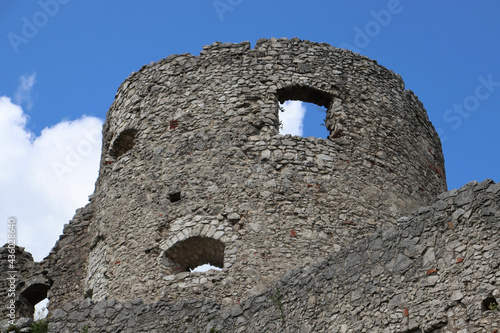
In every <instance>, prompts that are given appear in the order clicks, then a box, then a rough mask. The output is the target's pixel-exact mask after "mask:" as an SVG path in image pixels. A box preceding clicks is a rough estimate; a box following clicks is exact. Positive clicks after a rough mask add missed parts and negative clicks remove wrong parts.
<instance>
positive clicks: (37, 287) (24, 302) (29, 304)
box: [18, 283, 50, 317]
mask: <svg viewBox="0 0 500 333" xmlns="http://www.w3.org/2000/svg"><path fill="white" fill-rule="evenodd" d="M49 289H50V286H49V285H47V284H43V283H34V284H32V285H30V286H29V287H28V288H26V289H25V290H24V291H22V292H21V293H20V295H19V304H18V308H19V312H20V313H21V315H22V316H23V317H33V316H34V315H35V305H38V303H41V302H42V301H44V300H45V299H46V298H47V292H48V291H49Z"/></svg>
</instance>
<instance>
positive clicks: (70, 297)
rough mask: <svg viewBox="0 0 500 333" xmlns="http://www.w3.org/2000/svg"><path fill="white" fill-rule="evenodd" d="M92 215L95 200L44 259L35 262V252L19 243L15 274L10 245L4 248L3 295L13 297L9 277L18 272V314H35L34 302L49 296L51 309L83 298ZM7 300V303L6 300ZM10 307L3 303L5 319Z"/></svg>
mask: <svg viewBox="0 0 500 333" xmlns="http://www.w3.org/2000/svg"><path fill="white" fill-rule="evenodd" d="M91 216H92V209H91V204H88V205H87V206H85V207H84V208H80V209H78V210H77V211H76V214H75V216H74V217H73V219H72V220H71V221H70V222H69V223H68V224H66V225H65V226H64V230H63V233H62V235H61V236H60V237H59V240H58V241H57V242H56V244H55V246H54V247H53V248H52V250H51V252H50V254H49V255H48V256H47V257H46V258H45V259H44V260H42V261H41V262H34V261H33V256H32V255H31V254H30V253H29V252H26V251H25V250H24V248H22V247H18V246H16V247H15V261H14V263H13V270H14V271H15V272H16V273H14V274H10V273H8V272H9V271H12V269H10V268H9V260H8V259H9V257H8V256H9V255H11V253H10V251H9V248H8V245H7V244H5V245H4V246H3V247H1V248H0V256H1V262H0V277H1V280H0V297H1V299H2V300H9V299H10V297H8V295H7V294H8V293H9V292H11V291H10V290H11V289H12V288H11V285H10V283H9V280H7V278H8V277H11V276H12V275H13V276H14V280H15V281H14V280H12V281H14V282H13V288H14V290H15V300H16V307H15V308H16V310H17V312H16V317H17V318H19V317H33V313H34V306H35V305H36V304H37V303H39V302H40V301H42V300H44V299H45V298H49V300H50V302H49V311H52V310H55V309H58V308H60V307H61V306H62V305H63V304H66V303H68V302H70V301H74V300H83V299H84V298H85V297H86V296H91V295H86V294H85V291H84V290H83V280H84V275H85V272H86V260H87V257H88V254H89V236H88V226H89V221H90V218H91ZM3 304H6V302H5V301H4V302H3ZM8 312H9V309H7V308H6V307H5V306H2V308H1V311H0V315H1V316H2V319H1V320H2V321H3V320H4V319H6V318H7V314H8Z"/></svg>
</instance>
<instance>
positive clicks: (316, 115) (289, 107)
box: [279, 100, 330, 139]
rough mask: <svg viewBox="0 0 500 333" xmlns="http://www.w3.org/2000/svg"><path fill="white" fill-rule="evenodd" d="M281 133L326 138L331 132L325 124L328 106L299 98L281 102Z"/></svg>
mask: <svg viewBox="0 0 500 333" xmlns="http://www.w3.org/2000/svg"><path fill="white" fill-rule="evenodd" d="M279 109H280V113H279V121H280V129H279V130H280V134H291V135H298V136H302V137H308V136H313V137H316V138H322V139H326V138H327V137H328V135H329V134H330V133H329V131H328V129H327V128H326V126H325V118H326V110H327V109H326V107H324V106H320V105H317V104H314V103H307V102H303V101H299V100H287V101H285V102H284V103H283V104H282V103H280V104H279Z"/></svg>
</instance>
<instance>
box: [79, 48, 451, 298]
mask: <svg viewBox="0 0 500 333" xmlns="http://www.w3.org/2000/svg"><path fill="white" fill-rule="evenodd" d="M285 100H301V101H304V102H312V103H316V104H318V105H321V106H324V107H326V108H327V111H326V114H325V125H326V128H327V129H328V131H329V132H330V135H329V137H328V139H320V138H314V137H308V138H304V137H297V136H290V135H285V136H283V135H280V134H279V123H280V120H279V113H280V112H279V107H278V102H283V101H285ZM103 136H104V138H103V150H102V158H101V167H100V172H99V178H98V180H97V183H96V190H95V193H94V195H93V199H92V207H93V217H92V220H91V221H90V227H89V234H90V253H89V255H88V259H87V269H86V272H85V274H84V275H85V276H84V279H83V286H84V287H83V288H84V289H85V290H84V291H85V294H86V296H92V300H93V301H100V300H104V299H118V300H131V299H135V298H138V297H140V298H142V300H144V301H146V302H153V301H157V300H159V299H189V298H192V297H193V296H194V295H205V296H210V297H212V298H216V299H219V300H224V301H225V302H230V301H231V302H236V301H237V300H238V299H240V298H242V297H245V296H249V295H253V294H257V293H259V292H261V291H262V290H264V289H265V288H267V287H268V286H269V284H270V283H271V282H272V281H273V280H275V279H276V278H277V277H279V276H282V275H283V274H284V273H285V272H287V271H288V270H289V269H290V268H294V267H308V266H309V265H312V264H314V263H316V262H318V261H319V260H320V259H322V258H324V257H325V255H326V254H329V253H333V252H336V251H340V250H341V249H342V248H343V247H345V246H347V245H349V244H352V243H353V242H354V241H355V240H357V239H360V238H361V237H363V236H366V235H367V234H369V233H372V232H373V231H375V230H378V229H387V228H389V227H391V226H393V225H394V223H395V221H396V219H397V218H399V217H401V216H405V215H406V214H409V213H410V212H411V211H412V210H414V209H416V208H418V207H420V206H424V205H428V204H430V203H432V202H433V201H434V200H435V197H436V195H437V194H439V193H441V192H443V191H445V190H446V180H445V173H444V159H443V155H442V151H441V144H440V141H439V138H438V135H437V134H436V131H435V130H434V128H433V126H432V125H431V123H430V122H429V120H428V117H427V114H426V112H425V110H424V108H423V106H422V103H421V102H420V101H419V100H418V99H417V98H416V97H415V95H414V94H413V93H412V92H411V91H409V90H405V87H404V83H403V81H402V79H401V77H400V76H399V75H397V74H395V73H393V72H392V71H389V70H387V69H386V68H384V67H382V66H380V65H378V64H377V62H376V61H373V60H370V59H368V58H366V57H363V56H360V55H357V54H353V53H352V52H349V51H346V50H342V49H338V48H335V47H332V46H330V45H327V44H318V43H312V42H309V41H301V40H299V39H291V40H288V39H271V40H267V39H263V40H259V41H258V42H257V44H256V45H255V47H254V48H251V46H250V43H248V42H244V43H241V44H221V43H215V44H213V45H211V46H206V47H204V48H203V51H202V52H201V53H200V55H199V56H193V55H191V54H182V55H171V56H169V57H168V58H166V59H163V60H160V61H159V62H157V63H152V64H150V65H147V66H143V67H142V68H141V69H140V70H139V71H138V72H135V73H132V74H131V75H130V77H129V78H128V79H126V80H125V82H124V83H123V84H122V85H121V86H120V87H119V89H118V92H117V95H116V99H115V101H114V103H113V105H112V106H111V108H110V110H109V112H108V114H107V118H106V122H105V125H104V129H103ZM205 263H210V264H212V265H214V266H218V267H220V268H223V270H222V271H220V272H211V273H208V274H206V275H191V274H189V273H188V272H189V270H190V269H193V268H194V267H196V266H199V265H201V264H205Z"/></svg>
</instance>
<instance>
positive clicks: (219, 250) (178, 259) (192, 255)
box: [165, 236, 224, 272]
mask: <svg viewBox="0 0 500 333" xmlns="http://www.w3.org/2000/svg"><path fill="white" fill-rule="evenodd" d="M165 255H166V257H167V258H169V259H170V260H171V261H172V262H174V263H175V264H176V266H177V267H178V268H179V269H180V270H181V271H185V272H190V271H192V270H194V269H195V268H198V267H199V266H202V265H205V264H209V265H211V266H215V267H217V268H219V269H222V268H223V267H224V243H222V242H221V241H219V240H216V239H213V238H209V237H198V236H196V237H190V238H188V239H186V240H183V241H181V242H178V243H176V244H175V245H173V246H172V247H171V248H170V249H168V250H167V251H166V252H165ZM204 268H206V267H204Z"/></svg>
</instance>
